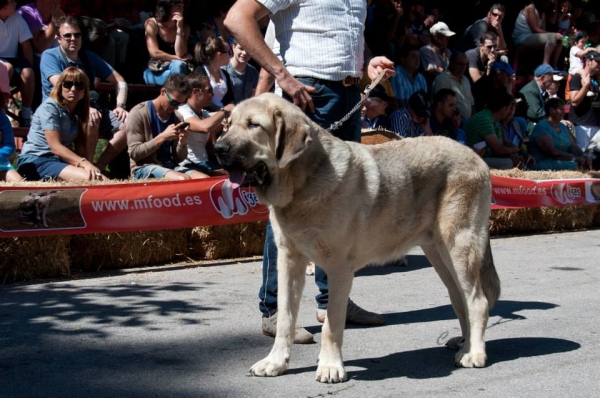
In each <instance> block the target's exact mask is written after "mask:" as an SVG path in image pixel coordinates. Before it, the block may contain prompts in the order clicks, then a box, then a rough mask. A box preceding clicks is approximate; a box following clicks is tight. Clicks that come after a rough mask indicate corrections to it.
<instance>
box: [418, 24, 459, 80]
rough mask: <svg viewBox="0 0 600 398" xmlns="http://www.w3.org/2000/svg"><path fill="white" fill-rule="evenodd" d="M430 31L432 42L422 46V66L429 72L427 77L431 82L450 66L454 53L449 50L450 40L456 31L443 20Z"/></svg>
mask: <svg viewBox="0 0 600 398" xmlns="http://www.w3.org/2000/svg"><path fill="white" fill-rule="evenodd" d="M429 33H430V34H431V44H428V45H426V46H423V47H421V66H422V67H423V70H424V71H425V72H427V75H428V76H426V77H428V78H429V79H430V82H431V81H433V79H435V77H436V76H438V75H439V74H441V73H442V72H443V71H445V70H446V68H447V67H448V64H449V63H450V55H451V54H452V53H451V51H450V50H448V41H449V40H450V37H452V36H454V35H455V34H456V33H455V32H453V31H451V30H450V28H448V25H446V24H445V23H443V22H438V23H436V24H434V25H433V26H432V27H431V29H429Z"/></svg>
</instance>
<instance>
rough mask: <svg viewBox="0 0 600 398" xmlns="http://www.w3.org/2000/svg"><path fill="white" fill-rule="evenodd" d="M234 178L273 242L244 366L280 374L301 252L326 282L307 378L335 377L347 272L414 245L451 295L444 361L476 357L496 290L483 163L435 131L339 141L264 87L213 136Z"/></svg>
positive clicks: (475, 361) (290, 337)
mask: <svg viewBox="0 0 600 398" xmlns="http://www.w3.org/2000/svg"><path fill="white" fill-rule="evenodd" d="M215 152H216V154H217V156H218V158H219V161H220V163H221V165H222V166H223V167H224V168H225V169H226V170H228V171H229V179H230V180H231V182H233V183H234V184H241V183H243V182H245V183H249V184H250V185H251V186H254V188H255V190H256V193H257V195H258V197H259V199H260V201H261V202H262V203H265V204H267V205H268V206H269V209H270V219H271V223H272V225H273V231H274V234H275V242H276V244H277V249H278V251H279V254H278V257H277V267H278V268H277V270H278V272H279V286H278V291H279V293H278V294H279V299H278V302H279V303H278V307H279V311H278V314H279V315H278V316H279V318H278V324H277V337H276V338H275V343H274V345H273V349H272V350H271V352H270V354H269V355H268V356H267V357H266V358H265V359H263V360H262V361H259V362H257V363H255V364H254V365H253V366H252V368H251V370H250V371H251V373H252V374H254V375H257V376H277V375H280V374H282V373H283V372H285V371H286V369H287V367H288V363H289V360H290V348H291V346H292V342H293V341H294V328H295V324H296V319H297V315H298V307H299V304H300V298H301V296H302V289H303V288H304V278H305V269H306V265H307V264H308V262H309V259H310V260H312V261H314V262H315V263H317V264H319V266H321V267H322V268H323V269H324V270H325V271H326V272H327V276H328V280H329V306H328V308H327V318H326V321H325V324H324V326H323V336H322V347H321V353H320V354H319V365H318V368H317V373H316V379H317V380H318V381H320V382H327V383H337V382H342V381H344V380H346V378H347V374H346V371H345V369H344V364H343V361H342V350H341V348H342V339H343V332H344V325H345V319H346V307H347V303H348V297H349V295H350V288H351V287H352V279H353V277H354V273H355V272H356V271H358V270H359V269H361V268H363V267H365V266H366V265H367V264H384V263H386V262H388V261H390V260H393V259H398V258H400V257H401V256H402V255H403V254H404V253H405V252H406V251H407V250H409V249H410V248H411V247H413V246H416V245H418V246H420V247H421V248H422V249H423V251H424V252H425V255H426V256H427V258H428V259H429V261H430V262H431V264H432V265H433V267H434V268H435V270H436V271H437V273H438V274H439V276H440V277H441V279H442V281H443V282H444V284H445V285H446V288H447V289H448V292H449V293H450V299H451V301H452V307H453V308H454V311H455V312H456V315H457V316H458V320H459V321H460V326H461V330H462V336H461V337H457V338H454V339H452V340H451V341H450V343H449V344H450V345H452V346H454V347H455V348H457V349H458V348H460V350H459V351H458V353H457V354H456V359H455V364H456V365H458V366H463V367H469V368H470V367H482V366H485V363H486V360H487V356H486V353H485V342H484V332H485V329H486V325H487V321H488V314H489V309H490V308H491V307H492V306H493V305H494V304H495V303H496V301H497V300H498V297H499V295H500V280H499V278H498V274H497V273H496V269H495V268H494V263H493V259H492V252H491V248H490V240H489V235H488V222H489V214H490V201H491V198H490V195H491V193H490V192H491V185H490V175H489V170H488V166H487V165H486V164H485V163H484V162H483V161H482V160H481V159H480V158H479V157H478V156H477V155H476V154H475V152H473V151H472V150H471V149H469V148H467V147H465V146H462V145H460V144H458V143H456V142H454V141H452V140H450V139H448V138H444V137H422V138H409V139H404V140H399V141H394V142H389V143H385V144H380V145H373V146H367V145H361V144H357V143H353V142H345V141H342V140H340V139H338V138H336V137H334V136H333V135H331V134H330V133H328V132H327V131H326V130H324V129H323V128H321V127H319V126H318V125H317V124H315V123H313V122H312V121H311V120H310V119H309V118H308V117H307V116H306V115H305V114H304V113H303V112H302V111H301V110H300V109H299V108H298V107H296V106H295V105H293V104H291V103H289V102H287V101H285V100H284V99H282V98H280V97H278V96H276V95H274V94H263V95H261V96H259V97H256V98H253V99H250V100H247V101H244V102H242V103H241V104H239V105H238V106H236V108H235V110H234V111H233V112H232V114H231V117H230V119H229V130H228V132H227V133H226V134H225V135H224V136H223V137H222V138H221V139H220V140H219V141H218V142H217V143H216V145H215Z"/></svg>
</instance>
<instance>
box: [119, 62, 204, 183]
mask: <svg viewBox="0 0 600 398" xmlns="http://www.w3.org/2000/svg"><path fill="white" fill-rule="evenodd" d="M191 91H192V90H191V87H190V83H189V82H188V80H187V77H186V76H185V75H181V74H173V75H170V76H169V77H168V78H167V80H166V81H165V84H164V86H163V87H162V88H161V90H160V94H159V95H158V97H156V98H155V99H153V100H151V101H146V102H142V103H141V104H137V105H136V106H134V107H133V109H132V110H131V112H130V113H129V117H128V119H127V146H128V151H129V157H130V159H131V161H130V165H131V175H132V176H133V178H135V179H144V178H163V179H165V180H176V181H183V180H189V179H196V178H206V174H203V173H200V172H198V171H196V170H192V169H188V168H185V167H179V163H180V162H182V161H183V160H184V159H185V158H187V154H188V149H187V136H188V130H187V127H188V126H189V123H186V122H184V121H183V116H182V115H181V114H180V113H179V112H177V108H178V107H179V106H181V105H183V104H185V103H186V101H187V99H188V97H189V96H190V92H191Z"/></svg>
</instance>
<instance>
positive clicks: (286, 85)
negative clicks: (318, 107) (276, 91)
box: [277, 74, 316, 113]
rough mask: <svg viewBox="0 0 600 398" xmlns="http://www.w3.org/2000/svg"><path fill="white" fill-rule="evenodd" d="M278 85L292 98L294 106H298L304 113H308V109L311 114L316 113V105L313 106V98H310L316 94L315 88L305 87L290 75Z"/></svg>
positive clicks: (279, 81)
mask: <svg viewBox="0 0 600 398" xmlns="http://www.w3.org/2000/svg"><path fill="white" fill-rule="evenodd" d="M277 83H279V86H280V87H281V89H282V90H283V91H285V92H286V93H287V94H288V95H289V96H290V97H291V98H292V101H293V102H294V105H298V106H299V107H300V109H302V110H303V111H307V107H308V111H309V112H311V113H314V112H315V104H313V100H312V97H311V96H310V95H311V94H312V93H314V92H316V89H315V88H314V87H310V86H305V85H304V84H302V83H300V81H298V80H297V79H296V78H294V76H292V75H289V74H288V75H287V76H286V77H285V78H283V79H281V80H278V81H277Z"/></svg>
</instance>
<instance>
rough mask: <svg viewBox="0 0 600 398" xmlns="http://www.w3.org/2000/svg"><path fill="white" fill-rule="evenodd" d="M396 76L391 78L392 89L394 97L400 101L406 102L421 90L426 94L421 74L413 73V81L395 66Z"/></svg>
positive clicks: (400, 67) (425, 85)
mask: <svg viewBox="0 0 600 398" xmlns="http://www.w3.org/2000/svg"><path fill="white" fill-rule="evenodd" d="M395 69H396V76H393V77H392V78H391V81H392V89H393V90H394V95H395V96H396V98H397V99H398V100H400V101H404V102H405V103H406V101H408V99H409V98H410V96H411V95H413V93H416V92H417V91H420V90H422V91H423V92H424V93H427V91H428V90H427V81H425V78H424V77H423V75H422V74H420V73H419V72H416V73H415V80H414V81H413V80H412V79H411V78H410V76H408V72H407V71H406V69H404V68H403V67H402V66H400V65H396V68H395Z"/></svg>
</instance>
